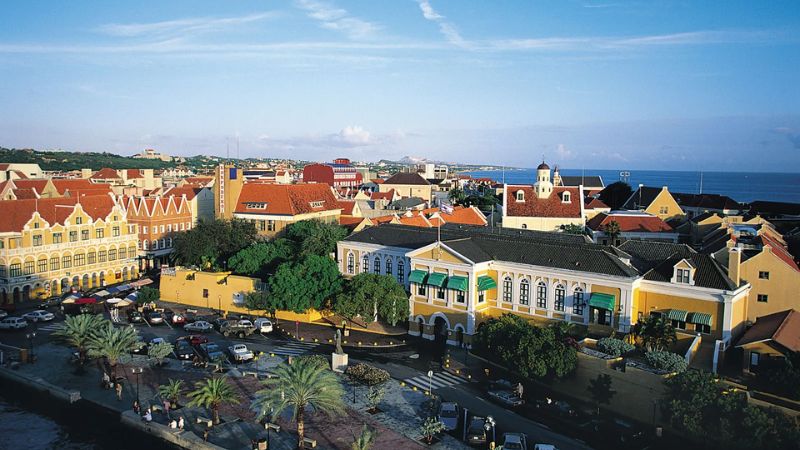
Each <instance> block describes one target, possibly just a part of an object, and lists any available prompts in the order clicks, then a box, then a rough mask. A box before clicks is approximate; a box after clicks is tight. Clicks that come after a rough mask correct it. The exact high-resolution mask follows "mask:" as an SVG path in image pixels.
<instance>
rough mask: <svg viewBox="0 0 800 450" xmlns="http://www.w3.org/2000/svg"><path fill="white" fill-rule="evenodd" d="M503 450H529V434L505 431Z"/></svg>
mask: <svg viewBox="0 0 800 450" xmlns="http://www.w3.org/2000/svg"><path fill="white" fill-rule="evenodd" d="M503 450H528V435H526V434H524V433H503Z"/></svg>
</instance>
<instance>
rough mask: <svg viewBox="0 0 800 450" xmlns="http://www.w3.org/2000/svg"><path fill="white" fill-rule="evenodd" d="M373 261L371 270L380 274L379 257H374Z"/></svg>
mask: <svg viewBox="0 0 800 450" xmlns="http://www.w3.org/2000/svg"><path fill="white" fill-rule="evenodd" d="M373 262H374V263H375V264H374V265H373V266H372V271H373V272H375V274H377V275H380V273H381V258H380V257H379V256H376V257H375V259H374V260H373Z"/></svg>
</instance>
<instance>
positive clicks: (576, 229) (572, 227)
mask: <svg viewBox="0 0 800 450" xmlns="http://www.w3.org/2000/svg"><path fill="white" fill-rule="evenodd" d="M561 231H562V232H564V233H567V234H586V228H584V227H583V225H578V224H575V223H568V224H566V225H562V226H561Z"/></svg>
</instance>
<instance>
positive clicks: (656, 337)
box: [633, 315, 678, 352]
mask: <svg viewBox="0 0 800 450" xmlns="http://www.w3.org/2000/svg"><path fill="white" fill-rule="evenodd" d="M633 334H634V335H635V336H636V337H637V338H638V339H639V340H641V342H642V345H643V346H644V348H645V349H646V350H647V351H648V352H652V351H659V350H668V349H669V348H670V347H672V345H673V344H675V342H677V341H678V337H677V335H676V334H675V328H674V327H673V326H672V323H671V322H670V321H668V320H667V319H664V318H663V317H657V316H653V315H651V316H648V317H647V319H645V320H643V321H639V322H637V323H636V325H634V327H633Z"/></svg>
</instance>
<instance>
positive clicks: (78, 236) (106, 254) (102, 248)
mask: <svg viewBox="0 0 800 450" xmlns="http://www.w3.org/2000/svg"><path fill="white" fill-rule="evenodd" d="M0 210H2V211H3V214H0V283H2V285H1V286H0V300H2V301H3V302H6V303H9V302H12V303H13V302H18V301H24V300H27V299H29V298H46V297H49V296H52V295H60V294H61V293H62V292H64V291H66V290H68V289H70V288H74V289H77V290H82V289H90V288H94V287H99V286H105V285H107V284H112V283H116V282H121V281H125V280H128V279H131V278H135V277H136V276H137V275H138V272H137V271H138V269H137V268H138V263H137V261H136V247H137V242H138V234H137V230H136V226H135V225H130V224H128V222H127V219H126V215H125V210H124V208H123V207H122V205H120V204H118V203H117V202H116V200H115V199H114V198H113V197H112V196H111V195H99V196H86V197H80V198H51V199H38V200H37V199H31V200H9V201H2V202H0Z"/></svg>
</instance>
